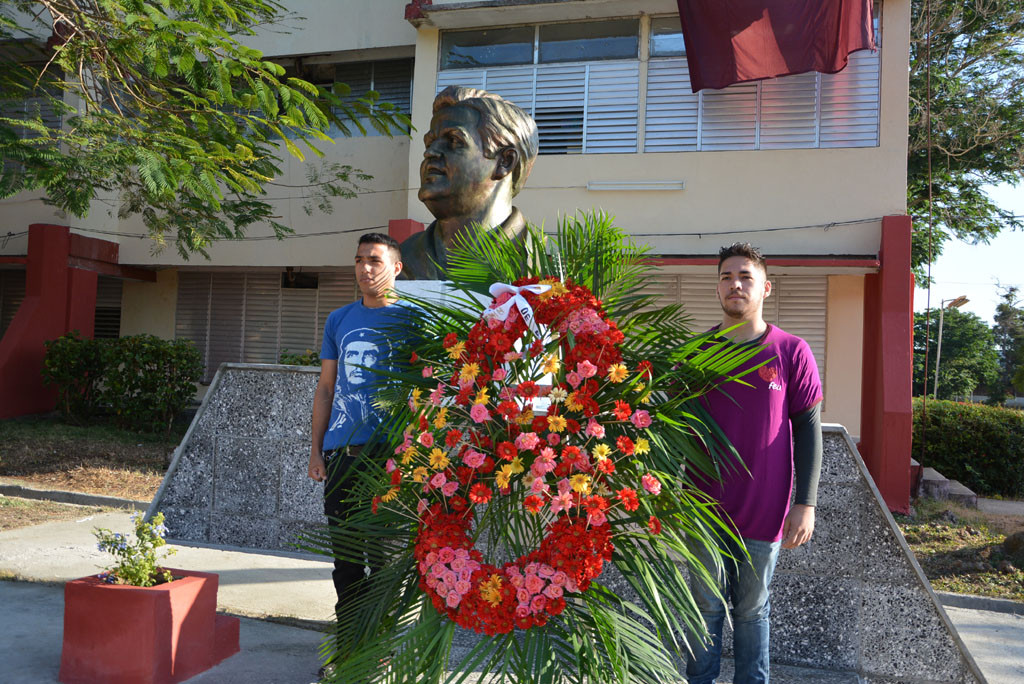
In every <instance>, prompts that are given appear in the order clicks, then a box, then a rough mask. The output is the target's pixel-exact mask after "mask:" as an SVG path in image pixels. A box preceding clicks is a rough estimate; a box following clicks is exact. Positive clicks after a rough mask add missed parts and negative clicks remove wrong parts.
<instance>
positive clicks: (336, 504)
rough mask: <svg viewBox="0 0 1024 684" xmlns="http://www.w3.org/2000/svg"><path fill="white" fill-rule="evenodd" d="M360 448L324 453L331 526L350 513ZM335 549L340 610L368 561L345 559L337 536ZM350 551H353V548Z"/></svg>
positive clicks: (326, 510)
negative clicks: (346, 594)
mask: <svg viewBox="0 0 1024 684" xmlns="http://www.w3.org/2000/svg"><path fill="white" fill-rule="evenodd" d="M360 450H361V447H360V446H350V447H345V448H341V449H335V450H333V451H329V452H327V453H326V454H325V455H324V456H325V458H326V460H327V482H326V483H325V484H324V515H325V516H327V524H328V526H330V527H334V526H336V522H335V521H336V520H338V519H344V518H345V517H347V515H348V506H349V505H350V504H347V503H346V499H351V498H352V494H353V491H352V490H353V488H354V486H355V484H356V482H357V481H358V480H357V478H355V477H353V475H354V474H353V473H350V472H349V471H350V469H351V468H352V466H353V465H354V464H355V463H356V460H357V457H358V456H359V453H360ZM331 551H332V552H333V554H334V571H333V572H332V573H331V578H332V579H333V580H334V592H335V594H336V595H337V597H338V600H337V603H336V604H335V612H337V611H338V610H340V609H341V607H342V596H343V595H344V594H345V593H346V592H347V591H348V589H349V587H351V586H352V585H353V584H355V583H356V582H358V581H359V580H361V579H363V577H365V576H366V570H365V566H366V564H365V563H353V562H351V561H347V560H341V559H340V558H339V556H340V555H343V550H342V549H341V548H340V547H339V545H338V544H337V543H336V542H335V541H334V540H333V539H332V544H331ZM347 555H351V552H349V553H348V554H347Z"/></svg>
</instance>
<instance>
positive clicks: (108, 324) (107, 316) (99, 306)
mask: <svg viewBox="0 0 1024 684" xmlns="http://www.w3.org/2000/svg"><path fill="white" fill-rule="evenodd" d="M122 285H123V281H122V280H121V279H120V278H110V277H107V276H99V277H97V278H96V315H95V317H94V318H93V337H95V338H96V339H98V340H100V339H117V338H118V337H120V336H121V289H122Z"/></svg>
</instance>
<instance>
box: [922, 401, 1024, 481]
mask: <svg viewBox="0 0 1024 684" xmlns="http://www.w3.org/2000/svg"><path fill="white" fill-rule="evenodd" d="M922 431H923V435H922ZM922 436H924V437H925V438H926V439H925V449H924V453H922V452H921V440H922ZM913 454H914V457H915V458H917V459H918V460H920V461H921V465H922V466H930V467H932V468H935V469H936V470H938V471H939V472H940V473H942V474H943V475H944V476H946V477H948V478H950V479H953V480H958V481H960V482H961V483H962V484H964V485H966V486H967V487H969V488H970V489H971V490H972V491H974V492H975V493H976V494H981V495H983V496H991V495H1000V496H1006V497H1011V498H1024V411H1018V410H1014V409H1008V408H999V407H994V406H985V405H984V404H964V403H959V402H954V401H931V400H930V401H929V402H928V422H927V425H924V424H923V421H922V402H921V399H914V451H913Z"/></svg>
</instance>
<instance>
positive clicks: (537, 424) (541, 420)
mask: <svg viewBox="0 0 1024 684" xmlns="http://www.w3.org/2000/svg"><path fill="white" fill-rule="evenodd" d="M547 429H548V419H547V417H546V416H537V417H536V418H534V419H533V422H532V423H530V430H532V431H533V432H536V433H537V434H538V435H539V434H540V433H542V432H544V431H545V430H547Z"/></svg>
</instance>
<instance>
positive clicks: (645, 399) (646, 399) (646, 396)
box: [639, 392, 651, 404]
mask: <svg viewBox="0 0 1024 684" xmlns="http://www.w3.org/2000/svg"><path fill="white" fill-rule="evenodd" d="M639 402H640V403H641V404H650V403H651V393H650V392H644V393H643V394H641V395H640V399H639Z"/></svg>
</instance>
